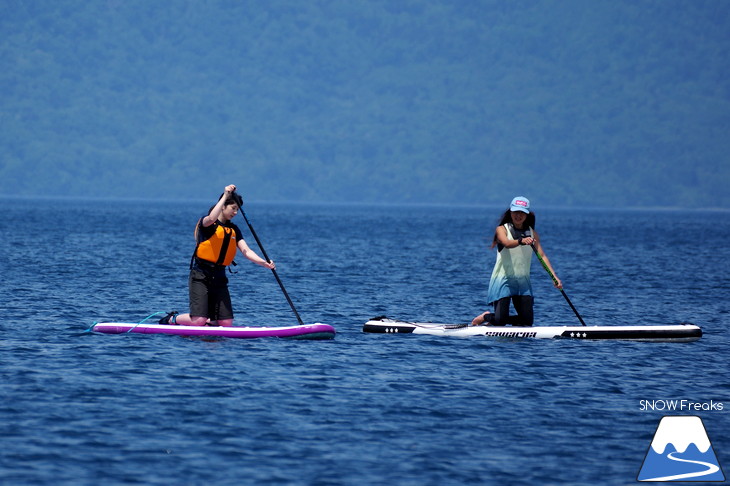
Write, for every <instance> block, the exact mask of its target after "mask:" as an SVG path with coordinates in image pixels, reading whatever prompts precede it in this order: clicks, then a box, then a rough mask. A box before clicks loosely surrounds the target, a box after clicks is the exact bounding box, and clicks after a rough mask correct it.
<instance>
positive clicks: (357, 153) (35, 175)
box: [0, 0, 730, 208]
mask: <svg viewBox="0 0 730 486" xmlns="http://www.w3.org/2000/svg"><path fill="white" fill-rule="evenodd" d="M729 79H730V2H718V1H698V0H692V1H639V2H636V1H624V0H619V1H598V2H583V1H560V2H558V1H556V2H537V1H522V2H503V1H450V0H432V1H425V0H398V1H391V0H373V1H352V2H351V1H325V0H307V1H299V0H272V1H267V2H257V1H233V0H230V1H225V0H220V1H202V0H173V1H169V2H168V1H165V2H156V1H148V0H104V1H101V0H99V1H88V0H59V1H41V0H38V1H22V0H4V1H3V2H0V92H1V93H2V95H0V195H33V194H36V193H39V192H41V193H43V194H45V195H57V196H69V195H70V196H115V197H167V198H185V197H190V195H195V196H202V197H210V195H211V194H217V193H218V191H219V190H220V189H221V188H222V187H223V186H224V185H225V184H227V183H229V182H235V183H238V184H239V186H241V190H242V191H243V192H244V194H246V195H247V196H248V198H249V199H257V200H289V201H323V202H386V203H399V202H419V203H430V202H437V203H468V204H504V203H506V201H508V200H509V199H510V198H511V197H512V196H513V195H515V194H516V193H522V194H525V195H527V196H528V197H532V198H533V199H534V200H535V201H536V202H540V203H541V204H544V205H556V206H557V205H566V206H571V205H577V206H609V207H614V206H616V207H621V206H648V207H656V206H682V207H705V206H707V205H708V200H711V201H712V204H711V206H713V207H724V208H728V207H730V196H728V195H727V190H726V188H727V186H728V184H729V183H730V163H728V162H729V157H728V154H730V136H729V135H730V82H729V81H728V80H729Z"/></svg>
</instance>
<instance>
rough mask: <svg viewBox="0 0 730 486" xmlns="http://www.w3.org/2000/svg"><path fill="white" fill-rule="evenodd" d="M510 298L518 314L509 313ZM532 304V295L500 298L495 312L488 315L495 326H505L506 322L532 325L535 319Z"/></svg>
mask: <svg viewBox="0 0 730 486" xmlns="http://www.w3.org/2000/svg"><path fill="white" fill-rule="evenodd" d="M510 300H511V301H512V304H513V305H514V306H515V310H516V311H517V315H516V316H511V315H509V303H510ZM532 304H533V298H532V296H531V295H514V296H512V297H505V298H503V299H499V300H498V301H497V302H495V303H494V314H492V315H491V316H488V317H489V318H490V319H489V321H490V324H491V325H493V326H504V325H506V324H512V325H513V326H531V325H532V323H533V321H534V316H533V314H532Z"/></svg>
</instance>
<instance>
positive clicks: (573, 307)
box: [530, 243, 586, 326]
mask: <svg viewBox="0 0 730 486" xmlns="http://www.w3.org/2000/svg"><path fill="white" fill-rule="evenodd" d="M530 246H531V247H532V251H534V252H535V255H537V259H538V260H540V263H542V267H543V268H544V269H545V271H546V272H547V273H548V275H550V278H552V279H553V283H554V284H555V285H558V279H557V277H556V276H555V274H553V272H552V271H550V267H548V265H547V263H545V260H544V259H543V258H542V257H541V256H540V253H538V251H537V249H536V248H535V244H534V243H533V244H531V245H530ZM558 290H560V293H561V294H563V297H565V301H566V302H567V303H568V305H569V306H570V308H571V309H573V313H575V316H576V317H577V318H578V320H579V321H580V323H581V324H583V325H584V326H585V325H586V323H585V322H583V318H582V317H581V316H580V314H578V310H577V309H576V308H575V306H574V305H573V303H572V302H571V301H570V299H569V298H568V294H566V293H565V290H563V289H558Z"/></svg>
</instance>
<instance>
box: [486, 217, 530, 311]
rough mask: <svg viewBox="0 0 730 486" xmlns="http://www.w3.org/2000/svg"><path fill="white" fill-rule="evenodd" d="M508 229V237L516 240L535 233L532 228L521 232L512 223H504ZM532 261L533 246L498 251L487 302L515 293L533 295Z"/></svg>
mask: <svg viewBox="0 0 730 486" xmlns="http://www.w3.org/2000/svg"><path fill="white" fill-rule="evenodd" d="M504 227H505V229H506V230H507V239H509V240H515V239H516V238H515V237H514V235H513V233H512V232H513V231H515V232H516V233H517V236H518V237H520V236H522V237H527V236H531V235H532V233H533V230H532V228H529V229H527V230H525V231H522V232H520V230H517V229H515V228H514V226H513V225H512V224H511V223H507V224H505V225H504ZM531 263H532V248H531V247H530V246H529V245H521V246H518V247H515V248H506V247H503V248H502V249H501V250H499V252H498V253H497V262H496V263H495V264H494V270H493V271H492V278H491V279H490V280H489V291H488V292H487V302H488V303H490V304H491V303H493V302H496V301H498V300H499V299H502V298H504V297H512V296H513V295H532V284H530V264H531Z"/></svg>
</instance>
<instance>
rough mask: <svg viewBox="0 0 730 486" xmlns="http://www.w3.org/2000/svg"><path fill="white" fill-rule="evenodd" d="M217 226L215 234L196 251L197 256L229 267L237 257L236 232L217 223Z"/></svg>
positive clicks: (201, 243)
mask: <svg viewBox="0 0 730 486" xmlns="http://www.w3.org/2000/svg"><path fill="white" fill-rule="evenodd" d="M215 225H216V228H215V233H213V235H212V236H211V237H210V238H208V239H207V240H205V241H201V242H200V244H199V245H198V248H197V250H195V256H196V257H198V258H200V259H201V260H205V261H208V262H211V263H215V264H216V265H224V266H228V265H230V264H231V263H233V259H234V258H235V257H236V248H237V247H236V230H235V229H233V228H228V227H226V226H223V225H221V224H219V223H217V222H216V223H215Z"/></svg>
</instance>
